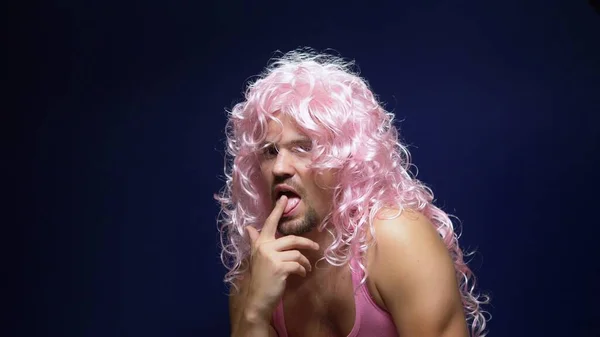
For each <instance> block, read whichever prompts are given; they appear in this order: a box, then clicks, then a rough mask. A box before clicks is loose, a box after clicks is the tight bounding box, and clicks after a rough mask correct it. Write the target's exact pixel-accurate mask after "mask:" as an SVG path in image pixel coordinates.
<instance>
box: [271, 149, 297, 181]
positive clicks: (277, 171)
mask: <svg viewBox="0 0 600 337" xmlns="http://www.w3.org/2000/svg"><path fill="white" fill-rule="evenodd" d="M273 175H275V176H292V175H294V165H293V158H292V156H291V155H290V153H288V152H287V151H286V150H281V151H279V153H277V157H276V158H275V163H274V165H273Z"/></svg>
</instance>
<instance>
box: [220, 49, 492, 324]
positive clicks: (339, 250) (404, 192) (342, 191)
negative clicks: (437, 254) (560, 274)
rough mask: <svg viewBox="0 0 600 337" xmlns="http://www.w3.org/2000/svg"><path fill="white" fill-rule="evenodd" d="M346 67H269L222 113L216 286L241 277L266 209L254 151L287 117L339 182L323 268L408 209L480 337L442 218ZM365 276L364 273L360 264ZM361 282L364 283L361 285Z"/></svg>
mask: <svg viewBox="0 0 600 337" xmlns="http://www.w3.org/2000/svg"><path fill="white" fill-rule="evenodd" d="M353 66H354V63H353V62H352V61H345V60H343V59H341V58H339V57H335V56H332V55H327V54H318V53H315V52H314V51H312V50H311V49H307V48H306V49H298V50H294V51H291V52H288V53H286V54H284V55H282V56H281V57H279V58H276V59H274V60H273V61H272V62H271V63H270V65H269V66H268V67H267V68H266V69H265V71H264V73H263V74H262V75H261V76H259V78H258V79H257V80H256V81H254V82H253V83H251V84H249V85H248V87H247V90H246V92H245V99H246V100H245V101H244V102H241V103H238V104H236V105H235V106H234V107H233V109H232V110H231V111H230V112H229V120H228V122H227V128H226V132H227V155H228V156H229V158H228V159H230V160H227V165H226V167H225V179H226V185H225V187H224V189H223V191H222V192H221V194H220V195H217V196H216V198H217V200H218V201H219V202H220V203H221V213H220V216H219V217H220V227H219V231H220V234H221V247H222V252H221V260H222V261H223V264H224V265H225V266H226V268H227V269H228V272H227V274H226V275H225V282H227V283H229V284H231V285H232V286H234V287H235V286H236V285H235V283H234V281H235V280H236V279H238V278H240V277H241V275H242V274H243V273H244V271H245V270H246V268H247V265H246V264H245V263H244V260H245V259H246V258H247V257H248V254H249V241H248V239H247V238H246V235H245V234H244V233H245V230H244V228H245V227H246V226H248V225H252V226H255V227H257V228H260V227H261V226H262V223H263V221H264V220H265V219H266V217H267V215H268V212H269V211H270V209H268V207H267V206H266V205H268V202H269V201H268V200H265V199H267V198H264V196H265V195H268V194H266V193H265V191H263V190H261V188H262V187H261V186H262V185H261V184H260V179H262V178H261V175H260V168H259V165H258V157H257V150H258V146H259V144H260V143H261V141H263V140H264V139H265V136H266V133H267V123H268V121H269V120H270V119H273V118H274V112H278V111H281V112H282V113H285V114H288V115H290V116H293V118H294V120H295V121H296V123H297V127H298V128H299V130H301V131H302V132H304V133H305V134H306V135H307V136H309V137H310V138H311V139H312V140H313V142H314V147H313V152H314V155H313V161H312V168H314V169H315V170H317V172H318V171H319V170H322V169H330V168H333V169H336V171H337V177H338V179H339V181H338V185H337V186H336V187H335V190H334V200H332V209H331V212H330V214H329V216H328V217H327V218H326V219H324V221H323V223H322V224H321V229H326V230H327V231H329V232H330V233H331V235H332V236H333V238H334V241H333V244H332V245H331V246H330V247H328V248H327V249H326V251H325V256H324V259H326V260H327V261H328V262H329V263H330V264H332V265H343V264H345V263H347V262H348V261H349V260H350V257H351V256H352V255H353V254H354V253H359V254H361V255H364V253H365V251H366V250H367V248H368V246H369V244H371V243H370V242H367V235H366V234H367V232H366V231H367V230H369V231H370V232H371V234H373V235H374V233H373V228H372V226H370V224H372V223H373V219H374V217H375V215H376V214H378V211H379V210H381V209H382V208H384V207H390V206H391V207H395V208H397V209H399V210H402V209H414V210H418V211H419V212H421V213H422V214H424V215H425V216H426V217H428V218H429V219H430V220H431V222H432V223H433V225H434V226H435V228H436V229H437V231H438V233H439V234H440V236H441V237H442V239H443V242H444V243H445V245H446V247H447V248H448V250H449V252H450V255H451V257H452V259H453V261H454V266H455V270H456V277H457V279H458V281H459V285H460V291H461V295H462V302H463V305H464V308H465V314H466V315H467V320H468V322H469V324H470V330H471V334H472V335H473V336H485V334H484V330H485V327H486V319H485V316H484V313H485V311H483V310H482V308H481V306H482V305H483V304H486V303H488V301H489V299H488V298H487V297H486V296H484V295H480V294H477V293H475V280H474V276H473V274H472V272H471V270H470V268H469V267H468V266H467V264H466V263H465V262H464V259H463V252H462V250H461V249H460V247H459V245H458V235H457V234H456V233H455V231H454V226H453V224H452V221H451V220H450V217H449V216H448V215H447V214H446V213H444V212H443V211H442V210H441V209H439V208H438V207H436V206H435V205H434V204H433V193H432V191H431V190H430V189H429V188H428V187H426V186H424V185H423V184H422V183H421V182H420V181H418V180H417V179H416V178H415V177H413V176H411V174H410V172H409V169H410V166H411V164H410V154H409V151H408V149H407V148H406V146H404V145H403V144H401V143H400V141H399V140H398V131H397V129H396V128H395V127H394V125H393V114H392V113H389V112H386V111H385V110H384V109H383V107H382V106H381V105H380V104H379V103H378V101H377V99H376V97H375V96H374V94H373V93H372V92H371V90H370V89H369V86H368V84H367V83H366V81H365V80H363V79H361V78H360V77H359V75H358V73H357V72H354V71H353V70H352V67H353ZM359 266H360V268H361V269H363V270H364V271H365V272H366V270H365V267H364V265H363V264H359ZM365 279H366V273H365V278H363V282H364V281H365Z"/></svg>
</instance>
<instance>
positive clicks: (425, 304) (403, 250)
mask: <svg viewBox="0 0 600 337" xmlns="http://www.w3.org/2000/svg"><path fill="white" fill-rule="evenodd" d="M375 235H376V241H377V244H376V245H375V248H374V258H373V262H372V263H373V265H372V267H371V268H369V269H370V272H371V275H372V277H373V280H374V282H375V286H376V288H377V291H378V292H379V294H380V295H381V298H382V300H383V302H384V304H385V306H386V307H387V309H388V310H389V312H390V313H391V314H392V316H393V318H394V323H395V325H396V327H397V329H398V333H399V335H401V336H423V337H429V336H436V337H440V336H444V337H446V336H447V337H450V336H452V337H455V336H456V337H463V336H468V332H467V328H466V321H465V316H464V311H463V307H462V301H461V297H460V292H459V288H458V283H457V280H456V276H455V275H456V274H455V270H454V265H453V262H452V260H451V258H450V255H449V253H448V250H447V248H446V246H445V245H444V243H443V242H442V240H441V239H440V236H439V235H438V233H437V232H436V231H435V229H434V228H433V226H432V224H431V223H430V222H429V220H428V219H427V218H425V217H424V216H423V215H422V214H419V213H417V212H414V211H406V210H405V211H403V213H402V215H400V216H399V217H397V218H395V219H393V220H377V221H376V222H375Z"/></svg>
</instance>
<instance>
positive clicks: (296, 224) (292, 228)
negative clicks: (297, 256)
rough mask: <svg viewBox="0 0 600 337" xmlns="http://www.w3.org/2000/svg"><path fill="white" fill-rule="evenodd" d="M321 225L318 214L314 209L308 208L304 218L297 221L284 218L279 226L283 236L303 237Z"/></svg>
mask: <svg viewBox="0 0 600 337" xmlns="http://www.w3.org/2000/svg"><path fill="white" fill-rule="evenodd" d="M318 225H319V219H318V216H317V212H315V210H314V209H313V208H312V207H308V209H307V210H306V213H305V214H304V216H303V217H301V218H299V219H295V220H288V219H286V218H282V219H281V221H280V222H279V224H278V226H277V230H278V231H279V233H280V234H281V235H284V236H285V235H298V236H299V235H302V234H306V233H308V232H310V231H312V230H313V229H314V228H316V227H317V226H318Z"/></svg>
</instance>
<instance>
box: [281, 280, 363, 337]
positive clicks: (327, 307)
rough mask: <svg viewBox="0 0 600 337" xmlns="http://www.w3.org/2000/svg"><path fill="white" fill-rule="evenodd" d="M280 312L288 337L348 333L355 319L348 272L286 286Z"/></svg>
mask: <svg viewBox="0 0 600 337" xmlns="http://www.w3.org/2000/svg"><path fill="white" fill-rule="evenodd" d="M283 313H284V320H285V325H286V330H287V333H288V336H289V337H299V336H312V337H346V336H348V334H349V333H350V332H351V331H352V328H353V327H354V324H355V321H356V317H355V316H356V308H355V297H354V289H353V283H352V277H351V274H350V273H349V271H348V273H342V274H341V275H336V276H335V277H330V278H328V279H327V280H322V281H319V282H314V283H311V284H306V285H303V286H301V287H298V288H296V289H286V292H285V293H284V296H283Z"/></svg>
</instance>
